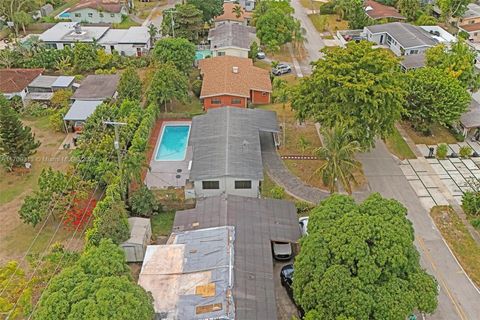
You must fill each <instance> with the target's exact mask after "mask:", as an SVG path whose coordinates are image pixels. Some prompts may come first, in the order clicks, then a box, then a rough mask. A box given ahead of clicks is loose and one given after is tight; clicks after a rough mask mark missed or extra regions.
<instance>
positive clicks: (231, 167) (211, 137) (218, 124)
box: [189, 107, 279, 198]
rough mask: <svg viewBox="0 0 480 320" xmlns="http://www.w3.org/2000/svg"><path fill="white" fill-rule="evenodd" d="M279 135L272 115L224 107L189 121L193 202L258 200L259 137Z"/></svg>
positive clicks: (259, 179)
mask: <svg viewBox="0 0 480 320" xmlns="http://www.w3.org/2000/svg"><path fill="white" fill-rule="evenodd" d="M278 132H279V128H278V123H277V115H276V113H275V112H272V111H268V110H260V109H240V108H234V107H225V108H218V109H212V110H208V112H207V113H206V114H203V115H200V116H196V117H193V120H192V127H191V133H190V140H189V145H190V146H191V147H192V150H193V156H192V163H191V169H190V175H189V182H191V183H193V189H194V191H195V196H196V197H197V198H201V197H211V196H218V195H221V194H234V195H240V196H245V197H259V195H260V185H261V182H262V181H263V162H262V153H261V143H260V134H261V133H266V134H269V135H270V136H273V139H272V140H271V141H274V142H272V143H275V144H277V143H276V141H277V140H276V135H277V133H278Z"/></svg>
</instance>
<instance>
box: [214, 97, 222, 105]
mask: <svg viewBox="0 0 480 320" xmlns="http://www.w3.org/2000/svg"><path fill="white" fill-rule="evenodd" d="M220 103H222V100H220V99H219V98H212V104H220Z"/></svg>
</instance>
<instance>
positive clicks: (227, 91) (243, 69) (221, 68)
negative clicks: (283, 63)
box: [198, 56, 272, 109]
mask: <svg viewBox="0 0 480 320" xmlns="http://www.w3.org/2000/svg"><path fill="white" fill-rule="evenodd" d="M198 67H199V69H200V74H201V76H202V78H203V83H202V90H201V92H200V99H201V100H202V102H203V107H204V109H210V108H218V107H224V106H234V107H240V108H247V107H248V104H249V103H251V104H253V105H256V104H268V103H270V95H271V92H272V83H271V81H270V74H269V72H268V71H267V70H265V69H262V68H258V67H255V66H254V65H253V62H252V60H251V59H246V58H238V57H233V56H220V57H215V58H208V59H203V60H200V61H199V63H198Z"/></svg>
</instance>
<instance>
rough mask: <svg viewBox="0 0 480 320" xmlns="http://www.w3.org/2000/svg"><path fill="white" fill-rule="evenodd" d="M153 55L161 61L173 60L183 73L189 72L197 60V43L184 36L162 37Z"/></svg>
mask: <svg viewBox="0 0 480 320" xmlns="http://www.w3.org/2000/svg"><path fill="white" fill-rule="evenodd" d="M153 56H154V58H155V59H156V60H158V61H159V62H160V63H167V62H173V64H174V65H175V67H177V69H178V70H180V71H181V72H183V73H188V72H189V71H190V70H191V69H192V67H193V62H194V61H195V45H194V44H193V43H191V42H190V41H188V40H187V39H183V38H162V39H160V40H159V41H157V43H155V48H154V49H153Z"/></svg>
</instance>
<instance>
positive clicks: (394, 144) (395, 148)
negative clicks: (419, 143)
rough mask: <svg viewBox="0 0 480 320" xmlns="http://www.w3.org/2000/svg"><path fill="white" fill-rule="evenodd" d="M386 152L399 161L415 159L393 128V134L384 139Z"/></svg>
mask: <svg viewBox="0 0 480 320" xmlns="http://www.w3.org/2000/svg"><path fill="white" fill-rule="evenodd" d="M385 144H386V145H387V148H388V150H389V151H390V152H391V153H393V154H394V155H395V156H397V157H398V158H399V159H402V160H404V159H415V158H416V157H415V154H414V153H413V151H412V150H411V149H410V147H409V146H408V144H407V142H406V141H405V140H404V139H403V137H402V135H401V134H400V133H399V132H398V130H397V128H394V131H393V134H392V135H391V136H389V137H387V138H386V139H385Z"/></svg>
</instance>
